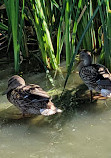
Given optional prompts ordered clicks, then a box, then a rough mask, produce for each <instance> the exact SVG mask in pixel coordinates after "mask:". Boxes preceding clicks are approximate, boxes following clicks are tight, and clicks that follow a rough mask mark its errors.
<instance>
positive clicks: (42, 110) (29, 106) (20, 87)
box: [3, 75, 62, 115]
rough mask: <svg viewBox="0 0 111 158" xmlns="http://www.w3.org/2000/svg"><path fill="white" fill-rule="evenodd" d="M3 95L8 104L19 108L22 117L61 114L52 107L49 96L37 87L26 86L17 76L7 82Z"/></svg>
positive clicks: (32, 85) (33, 85)
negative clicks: (5, 95)
mask: <svg viewBox="0 0 111 158" xmlns="http://www.w3.org/2000/svg"><path fill="white" fill-rule="evenodd" d="M3 94H7V99H8V100H9V102H11V103H12V104H14V105H15V106H16V107H17V108H19V109H20V110H21V112H22V114H23V115H26V114H42V115H53V114H55V113H57V112H62V110H60V109H58V108H56V107H55V106H54V104H53V103H52V101H51V98H50V97H49V95H48V94H47V93H46V92H45V91H44V90H43V89H42V88H41V87H40V86H39V85H35V84H29V85H26V84H25V81H24V79H23V78H22V77H20V76H18V75H14V76H12V77H11V78H10V79H9V80H8V88H7V90H6V91H5V92H4V93H3Z"/></svg>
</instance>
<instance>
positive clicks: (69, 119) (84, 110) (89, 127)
mask: <svg viewBox="0 0 111 158" xmlns="http://www.w3.org/2000/svg"><path fill="white" fill-rule="evenodd" d="M9 76H10V75H9V74H7V75H6V76H3V75H2V78H1V80H0V157H1V158H99V157H101V158H106V157H107V158H110V157H111V102H110V100H107V102H106V103H105V101H104V100H98V101H95V102H94V103H91V104H90V103H89V100H87V98H88V95H89V94H88V92H86V93H85V94H84V91H83V92H82V94H81V95H80V96H79V91H78V94H77V97H79V99H77V98H75V97H73V96H74V92H75V89H74V88H76V90H79V85H80V83H82V82H81V80H80V79H79V77H77V76H78V75H74V74H72V75H71V77H70V79H69V82H68V85H67V91H66V93H65V94H66V95H67V97H66V96H65V97H62V98H61V99H60V98H59V100H60V101H59V100H58V101H57V98H58V95H59V94H60V93H61V90H62V86H63V79H59V78H58V79H57V81H56V85H57V86H56V87H57V89H56V90H54V89H52V86H51V85H50V83H49V82H48V80H47V79H46V77H45V74H44V73H42V74H38V75H34V74H28V75H24V78H25V79H26V82H27V83H36V84H39V85H40V86H41V87H42V88H43V89H44V90H46V91H49V94H51V95H53V101H54V103H55V104H56V105H57V104H59V105H57V106H62V105H63V106H65V105H66V106H67V107H68V106H70V107H71V110H70V108H67V110H64V112H63V113H62V114H56V115H53V116H49V117H44V116H35V117H31V118H21V119H20V112H19V110H18V109H16V107H14V106H13V105H11V104H10V103H9V102H8V101H7V98H6V96H2V95H1V93H2V92H3V90H5V88H6V86H7V79H8V77H9ZM74 76H75V77H74ZM41 78H42V80H41ZM60 87H61V88H60ZM70 96H71V98H70ZM81 97H82V99H81ZM85 99H86V100H87V101H86V103H85V102H84V101H82V100H85ZM73 103H74V105H75V107H73V106H74V105H73ZM72 107H73V108H72Z"/></svg>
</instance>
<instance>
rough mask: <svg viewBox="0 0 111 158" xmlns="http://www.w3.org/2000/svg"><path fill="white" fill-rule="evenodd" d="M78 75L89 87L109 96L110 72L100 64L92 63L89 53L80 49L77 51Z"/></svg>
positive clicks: (110, 86)
mask: <svg viewBox="0 0 111 158" xmlns="http://www.w3.org/2000/svg"><path fill="white" fill-rule="evenodd" d="M79 75H80V77H81V79H82V80H83V81H84V83H85V84H86V86H87V87H88V88H89V90H90V93H91V102H92V99H93V98H92V90H95V91H97V92H99V93H101V95H102V96H104V97H111V73H110V72H109V71H108V69H107V68H106V67H105V66H103V65H101V64H92V58H91V53H90V52H88V51H81V52H80V53H79Z"/></svg>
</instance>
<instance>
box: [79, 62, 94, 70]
mask: <svg viewBox="0 0 111 158" xmlns="http://www.w3.org/2000/svg"><path fill="white" fill-rule="evenodd" d="M91 63H92V60H91V59H90V60H89V59H85V60H82V61H81V62H80V64H79V70H81V68H82V67H85V66H90V65H91Z"/></svg>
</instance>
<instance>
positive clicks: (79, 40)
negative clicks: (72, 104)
mask: <svg viewBox="0 0 111 158" xmlns="http://www.w3.org/2000/svg"><path fill="white" fill-rule="evenodd" d="M4 3H5V6H6V11H7V17H8V24H6V23H4V21H3V20H2V21H0V29H1V30H6V31H7V29H8V34H9V41H10V37H11V35H12V38H13V48H14V62H15V71H16V72H18V71H19V54H20V51H22V53H23V54H24V51H25V50H24V49H23V48H27V54H28V53H30V52H29V51H28V46H27V39H28V35H27V34H26V33H25V32H23V30H25V29H26V28H27V24H26V23H25V25H24V17H25V21H28V23H29V25H28V26H30V28H31V30H34V31H35V33H36V39H37V43H38V46H39V49H40V52H41V54H42V60H43V63H44V66H45V67H46V68H48V69H54V70H59V71H60V64H61V59H62V58H61V56H64V57H65V59H66V68H67V70H68V74H67V79H68V77H69V75H70V72H71V70H72V67H73V63H74V60H75V56H76V54H77V53H78V51H79V50H80V49H82V48H83V49H87V50H89V51H93V50H96V49H100V48H101V47H102V53H101V55H100V60H101V62H102V63H103V64H106V66H107V67H108V68H110V69H111V62H110V61H111V29H110V28H111V10H110V5H111V4H110V2H109V1H106V0H98V1H92V0H89V1H88V0H83V1H82V0H78V1H76V0H63V1H62V0H30V1H28V0H26V1H24V0H23V1H21V0H19V1H16V0H4ZM7 26H8V27H7ZM23 36H24V37H23ZM23 39H24V40H23ZM25 39H26V41H25ZM63 48H64V49H63ZM36 53H37V51H36ZM36 53H35V54H36ZM61 53H62V55H61ZM35 54H34V55H35ZM29 55H30V56H31V55H33V53H32V54H29ZM34 55H33V56H34ZM36 55H37V54H36ZM26 56H28V55H26ZM67 79H66V82H67ZM66 82H65V84H66Z"/></svg>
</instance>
